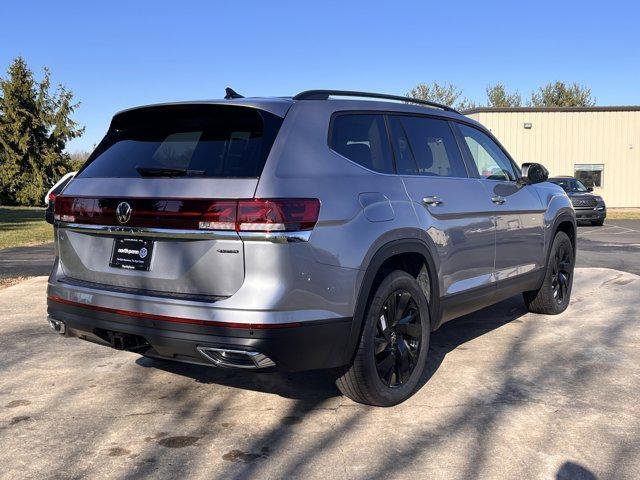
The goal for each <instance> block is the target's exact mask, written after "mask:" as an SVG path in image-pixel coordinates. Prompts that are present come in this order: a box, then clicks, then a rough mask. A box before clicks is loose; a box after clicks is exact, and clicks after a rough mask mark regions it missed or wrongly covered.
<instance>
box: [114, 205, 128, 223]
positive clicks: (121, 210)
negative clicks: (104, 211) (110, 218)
mask: <svg viewBox="0 0 640 480" xmlns="http://www.w3.org/2000/svg"><path fill="white" fill-rule="evenodd" d="M116 218H117V219H118V221H119V222H120V223H127V222H128V221H129V219H130V218H131V205H129V204H128V203H127V202H120V203H119V204H118V206H117V207H116Z"/></svg>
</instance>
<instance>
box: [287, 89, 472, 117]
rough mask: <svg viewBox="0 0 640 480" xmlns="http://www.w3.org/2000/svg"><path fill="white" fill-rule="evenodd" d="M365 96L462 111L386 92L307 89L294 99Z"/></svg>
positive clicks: (455, 111) (449, 110) (450, 110)
mask: <svg viewBox="0 0 640 480" xmlns="http://www.w3.org/2000/svg"><path fill="white" fill-rule="evenodd" d="M331 96H333V97H364V98H381V99H383V100H398V101H400V102H408V103H416V104H418V105H427V106H429V107H436V108H441V109H442V110H445V111H447V112H454V113H460V112H458V111H457V110H455V109H453V108H451V107H449V106H447V105H443V104H441V103H436V102H429V101H427V100H420V99H419V98H411V97H402V96H399V95H387V94H385V93H370V92H353V91H350V90H307V91H304V92H300V93H299V94H297V95H296V96H295V97H293V99H294V100H328V99H329V97H331Z"/></svg>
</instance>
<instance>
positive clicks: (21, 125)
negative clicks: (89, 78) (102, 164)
mask: <svg viewBox="0 0 640 480" xmlns="http://www.w3.org/2000/svg"><path fill="white" fill-rule="evenodd" d="M78 105H79V103H74V102H73V94H72V93H71V92H70V91H69V90H67V89H66V88H65V87H64V86H63V85H59V86H58V88H57V90H56V91H55V92H53V93H52V92H51V82H50V73H49V70H47V69H46V68H45V70H44V78H43V80H42V81H41V82H38V81H36V80H35V79H34V77H33V72H32V71H31V70H30V69H29V68H28V66H27V64H26V62H25V61H24V59H23V58H22V57H18V58H16V59H15V60H14V61H13V63H12V64H11V66H10V67H9V70H8V71H7V78H6V79H2V78H0V203H3V204H14V205H40V204H42V201H43V197H44V195H45V193H46V191H47V190H48V189H49V188H51V186H53V184H55V182H56V181H57V180H58V179H59V178H60V177H61V176H62V175H64V174H65V173H67V172H68V171H70V170H71V159H70V157H69V155H68V154H67V153H66V152H65V150H64V149H65V146H66V144H67V142H68V141H69V140H71V139H73V138H76V137H78V136H80V135H82V133H83V131H84V128H81V127H79V126H78V124H77V123H76V122H74V121H73V120H72V119H71V115H72V114H73V112H74V110H75V109H76V108H77V107H78Z"/></svg>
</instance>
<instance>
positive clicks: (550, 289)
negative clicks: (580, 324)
mask: <svg viewBox="0 0 640 480" xmlns="http://www.w3.org/2000/svg"><path fill="white" fill-rule="evenodd" d="M573 266H574V256H573V245H572V244H571V240H570V239H569V237H568V236H567V234H566V233H564V232H558V233H556V236H555V238H554V239H553V244H552V246H551V252H550V253H549V260H548V261H547V268H546V272H545V277H544V282H543V283H542V286H541V287H540V288H539V289H538V290H532V291H529V292H524V293H523V297H524V302H525V303H526V305H527V308H528V309H529V311H530V312H534V313H544V314H548V315H557V314H558V313H562V312H564V311H565V310H566V309H567V307H568V306H569V300H570V298H571V287H572V285H573Z"/></svg>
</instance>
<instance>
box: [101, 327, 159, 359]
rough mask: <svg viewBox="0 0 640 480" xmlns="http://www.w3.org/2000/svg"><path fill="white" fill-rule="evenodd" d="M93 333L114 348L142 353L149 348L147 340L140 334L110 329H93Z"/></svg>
mask: <svg viewBox="0 0 640 480" xmlns="http://www.w3.org/2000/svg"><path fill="white" fill-rule="evenodd" d="M94 333H95V334H96V335H97V336H98V337H100V338H102V339H103V340H105V341H106V342H108V343H109V344H110V345H111V346H112V347H113V348H115V349H116V350H124V351H127V352H136V353H144V352H146V351H147V350H148V349H150V348H151V345H149V342H147V340H146V339H145V338H144V337H141V336H140V335H133V334H131V333H122V332H113V331H111V330H102V329H95V330H94Z"/></svg>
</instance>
